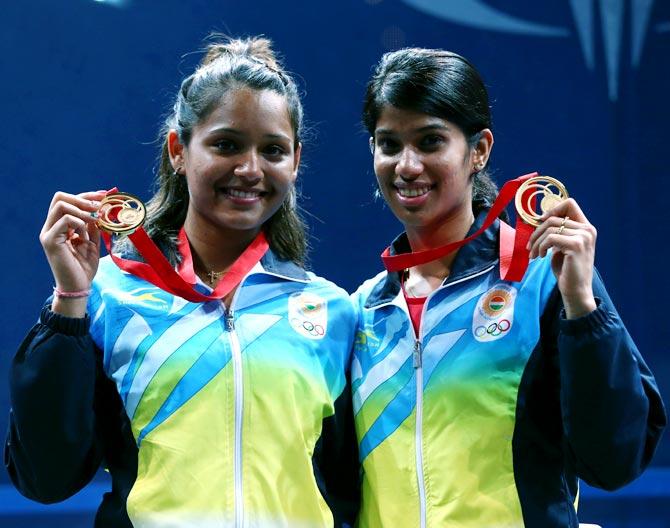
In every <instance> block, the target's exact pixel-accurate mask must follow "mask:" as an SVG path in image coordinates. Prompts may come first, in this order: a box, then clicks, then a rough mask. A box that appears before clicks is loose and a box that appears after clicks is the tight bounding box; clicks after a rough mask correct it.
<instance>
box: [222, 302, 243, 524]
mask: <svg viewBox="0 0 670 528" xmlns="http://www.w3.org/2000/svg"><path fill="white" fill-rule="evenodd" d="M225 320H226V330H227V331H228V338H229V341H230V347H231V350H232V359H233V387H234V392H235V438H234V457H233V472H234V474H235V526H236V527H237V528H242V526H243V525H244V495H243V493H242V410H243V408H244V407H243V405H244V385H243V383H244V380H243V378H242V349H241V347H240V341H239V339H238V337H237V333H236V332H235V313H234V312H233V309H232V303H231V308H230V309H229V310H227V311H226V314H225Z"/></svg>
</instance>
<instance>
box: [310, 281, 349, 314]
mask: <svg viewBox="0 0 670 528" xmlns="http://www.w3.org/2000/svg"><path fill="white" fill-rule="evenodd" d="M307 276H308V277H309V281H308V282H307V283H306V284H307V287H306V289H305V292H308V293H311V294H313V295H316V296H318V297H321V298H323V299H324V300H326V301H327V302H328V304H329V305H330V306H333V307H336V308H338V310H339V311H341V313H343V314H346V316H353V314H354V307H353V304H352V303H351V300H350V298H349V294H348V293H347V291H346V290H345V289H344V288H341V287H340V286H338V285H337V284H335V283H334V282H332V281H330V280H328V279H326V278H324V277H321V276H319V275H316V274H315V273H313V272H311V271H308V272H307Z"/></svg>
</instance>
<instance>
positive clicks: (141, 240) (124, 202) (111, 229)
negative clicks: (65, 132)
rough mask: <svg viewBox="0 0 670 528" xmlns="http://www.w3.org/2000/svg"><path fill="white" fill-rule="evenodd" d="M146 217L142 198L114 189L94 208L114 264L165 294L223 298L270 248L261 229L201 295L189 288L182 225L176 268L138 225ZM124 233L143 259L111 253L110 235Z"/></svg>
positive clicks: (187, 251) (189, 269) (188, 253)
mask: <svg viewBox="0 0 670 528" xmlns="http://www.w3.org/2000/svg"><path fill="white" fill-rule="evenodd" d="M145 218H146V208H145V207H144V204H143V203H142V201H141V200H140V199H139V198H137V197H136V196H133V195H132V194H128V193H121V192H118V191H117V190H116V189H112V190H110V191H108V193H107V195H106V196H105V198H103V200H102V202H101V204H100V208H99V209H98V222H97V223H98V227H100V229H101V230H102V239H103V241H104V242H105V246H106V247H107V252H108V253H109V255H110V256H111V258H112V260H113V261H114V263H115V264H116V265H117V266H118V267H119V268H121V269H122V270H123V271H127V272H128V273H131V274H133V275H135V276H136V277H140V278H141V279H144V280H146V281H148V282H150V283H151V284H153V285H155V286H158V287H159V288H161V289H162V290H165V291H166V292H168V293H171V294H173V295H177V296H178V297H181V298H183V299H186V300H187V301H191V302H206V301H216V300H220V299H223V298H224V297H225V296H226V295H228V294H229V293H230V292H231V291H233V290H234V289H235V287H237V285H238V284H239V283H240V282H242V279H244V277H245V276H246V275H247V273H249V271H251V269H252V268H253V267H254V266H255V265H256V264H257V263H258V262H259V261H260V259H261V258H262V257H263V255H265V253H266V252H267V250H268V248H269V247H270V245H269V243H268V241H267V239H266V237H265V234H264V233H263V232H262V231H261V232H260V233H259V234H258V235H257V236H256V238H255V239H254V240H253V241H252V242H251V244H249V246H248V247H247V248H246V249H245V250H244V251H243V252H242V254H241V255H240V256H239V257H238V258H237V260H236V261H235V262H234V263H233V265H232V266H231V268H230V269H229V270H228V271H227V272H226V274H225V275H224V277H223V279H222V280H220V281H219V283H218V284H217V286H216V288H215V289H214V291H213V292H212V293H211V294H209V295H206V294H203V293H200V292H199V291H197V290H195V289H194V288H193V286H194V284H195V283H196V278H195V273H193V257H192V255H191V248H190V245H189V242H188V238H187V237H186V232H185V231H184V228H183V227H182V228H181V230H180V231H179V237H178V242H177V249H178V250H179V253H180V254H181V256H182V262H181V264H180V266H179V270H175V268H174V267H173V266H172V264H170V262H169V261H168V260H167V258H165V255H163V253H162V251H161V250H160V249H158V247H157V246H156V244H155V243H154V241H153V240H151V238H150V237H149V235H148V234H147V232H146V231H145V230H144V228H143V227H142V225H143V224H144V220H145ZM113 235H125V236H128V238H129V239H130V240H131V241H132V243H133V244H134V245H135V248H136V249H137V252H138V253H139V254H140V255H141V256H142V258H143V259H144V262H138V261H134V260H127V259H124V258H121V257H119V256H118V255H114V254H113V253H112V236H113Z"/></svg>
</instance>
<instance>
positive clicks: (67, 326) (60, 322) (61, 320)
mask: <svg viewBox="0 0 670 528" xmlns="http://www.w3.org/2000/svg"><path fill="white" fill-rule="evenodd" d="M40 323H42V324H43V325H44V326H46V327H48V328H50V329H51V330H53V331H54V332H58V333H59V334H65V335H69V336H75V337H79V336H84V335H86V334H87V333H88V329H89V326H90V323H91V319H90V318H89V316H88V314H86V316H84V317H81V318H79V317H67V316H65V315H61V314H58V313H55V312H52V311H51V305H50V304H49V305H47V306H45V307H44V308H42V312H41V313H40Z"/></svg>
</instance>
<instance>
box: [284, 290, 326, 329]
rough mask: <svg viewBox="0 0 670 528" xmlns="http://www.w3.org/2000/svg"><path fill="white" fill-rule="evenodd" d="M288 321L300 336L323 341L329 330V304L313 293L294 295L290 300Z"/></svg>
mask: <svg viewBox="0 0 670 528" xmlns="http://www.w3.org/2000/svg"><path fill="white" fill-rule="evenodd" d="M288 320H289V323H290V324H291V328H293V330H295V331H296V332H298V333H299V334H300V335H302V336H304V337H307V338H308V339H323V337H324V336H325V335H326V330H327V329H328V303H327V302H326V300H325V299H324V298H322V297H319V296H318V295H315V294H313V293H309V292H300V293H294V294H292V295H291V296H289V298H288Z"/></svg>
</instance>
